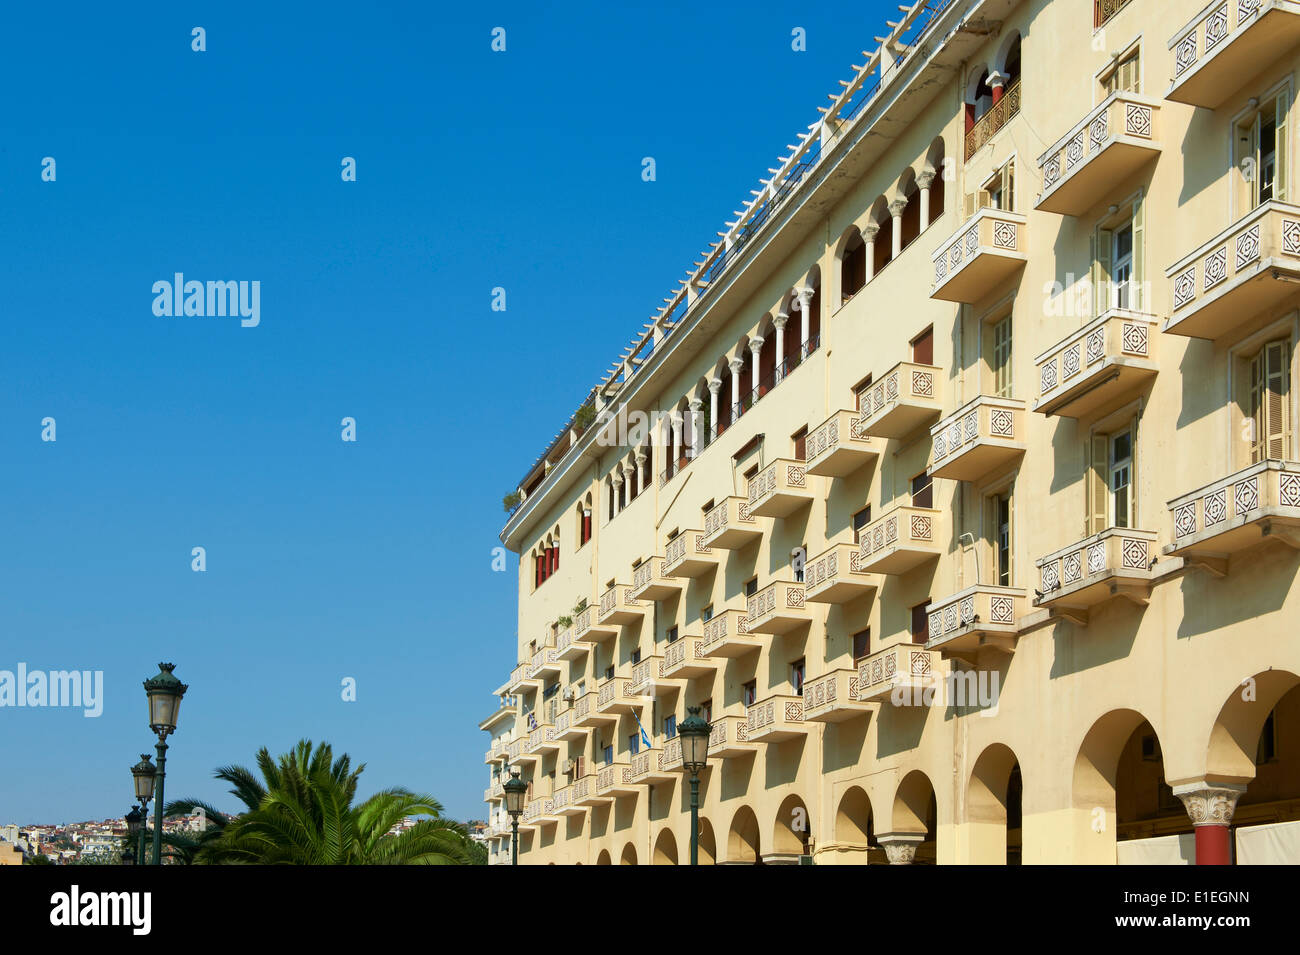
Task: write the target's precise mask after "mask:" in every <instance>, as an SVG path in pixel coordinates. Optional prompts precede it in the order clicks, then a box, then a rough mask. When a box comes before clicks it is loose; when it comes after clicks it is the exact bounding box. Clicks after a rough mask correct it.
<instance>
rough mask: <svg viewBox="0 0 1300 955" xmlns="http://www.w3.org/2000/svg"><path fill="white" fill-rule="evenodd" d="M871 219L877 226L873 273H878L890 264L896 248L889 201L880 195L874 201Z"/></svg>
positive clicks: (872, 252) (874, 242) (873, 243)
mask: <svg viewBox="0 0 1300 955" xmlns="http://www.w3.org/2000/svg"><path fill="white" fill-rule="evenodd" d="M868 218H869V220H870V222H871V224H872V225H874V226H876V238H875V240H874V241H873V242H872V247H871V274H872V275H873V276H875V275H878V274H879V273H880V270H881V269H883V268H884V267H885V266H886V265H888V264H889V259H890V256H892V255H893V250H894V218H893V216H891V215H890V214H889V203H887V202H886V201H885V197H884V196H878V197H877V198H876V201H875V202H874V203H872V206H871V213H870V215H869V217H868Z"/></svg>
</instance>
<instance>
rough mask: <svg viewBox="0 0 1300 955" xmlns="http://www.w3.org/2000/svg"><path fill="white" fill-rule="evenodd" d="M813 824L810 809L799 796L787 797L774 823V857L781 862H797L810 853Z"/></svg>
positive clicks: (778, 810) (777, 812)
mask: <svg viewBox="0 0 1300 955" xmlns="http://www.w3.org/2000/svg"><path fill="white" fill-rule="evenodd" d="M811 830H812V824H811V821H810V820H809V817H808V807H807V806H806V805H804V801H803V800H802V799H800V798H799V797H798V796H795V795H790V796H786V797H785V799H784V800H783V801H782V802H781V807H780V808H779V809H777V811H776V819H775V820H774V821H773V823H772V855H773V856H774V857H775V858H776V859H779V860H780V861H781V862H797V861H798V857H799V856H806V855H808V853H809V848H808V840H809V837H810V836H811V834H812V833H811Z"/></svg>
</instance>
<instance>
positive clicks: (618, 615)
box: [596, 584, 646, 627]
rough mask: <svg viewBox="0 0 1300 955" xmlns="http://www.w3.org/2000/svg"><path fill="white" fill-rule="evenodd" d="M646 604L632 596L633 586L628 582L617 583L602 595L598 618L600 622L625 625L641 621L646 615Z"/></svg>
mask: <svg viewBox="0 0 1300 955" xmlns="http://www.w3.org/2000/svg"><path fill="white" fill-rule="evenodd" d="M645 611H646V607H645V604H643V603H641V602H639V601H638V600H637V599H636V598H635V597H633V596H632V588H631V587H628V586H627V585H626V584H615V585H614V586H613V587H610V588H609V589H608V590H606V591H605V592H604V593H603V594H601V595H600V614H599V616H598V617H597V618H596V619H597V620H598V621H599V622H600V623H604V624H616V625H618V626H620V627H621V626H623V625H624V624H629V623H640V622H641V618H642V617H644V616H645Z"/></svg>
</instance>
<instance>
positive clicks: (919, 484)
mask: <svg viewBox="0 0 1300 955" xmlns="http://www.w3.org/2000/svg"><path fill="white" fill-rule="evenodd" d="M912 506H913V507H934V487H933V485H932V484H931V482H930V475H929V474H927V473H926V472H924V471H922V472H921V473H920V474H918V475H917V476H916V477H914V478H912Z"/></svg>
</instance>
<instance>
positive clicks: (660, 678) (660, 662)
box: [632, 641, 684, 697]
mask: <svg viewBox="0 0 1300 955" xmlns="http://www.w3.org/2000/svg"><path fill="white" fill-rule="evenodd" d="M679 642H680V641H679ZM663 669H664V658H663V657H661V656H659V655H658V654H655V655H654V656H649V657H645V658H644V659H642V660H641V662H640V663H637V664H635V665H633V667H632V692H633V693H634V694H635V695H637V696H645V697H650V696H664V695H666V694H668V693H671V692H673V691H674V690H680V689H681V688H682V686H683V685H684V684H683V681H682V680H680V679H669V678H666V677H665V676H664V673H663Z"/></svg>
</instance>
